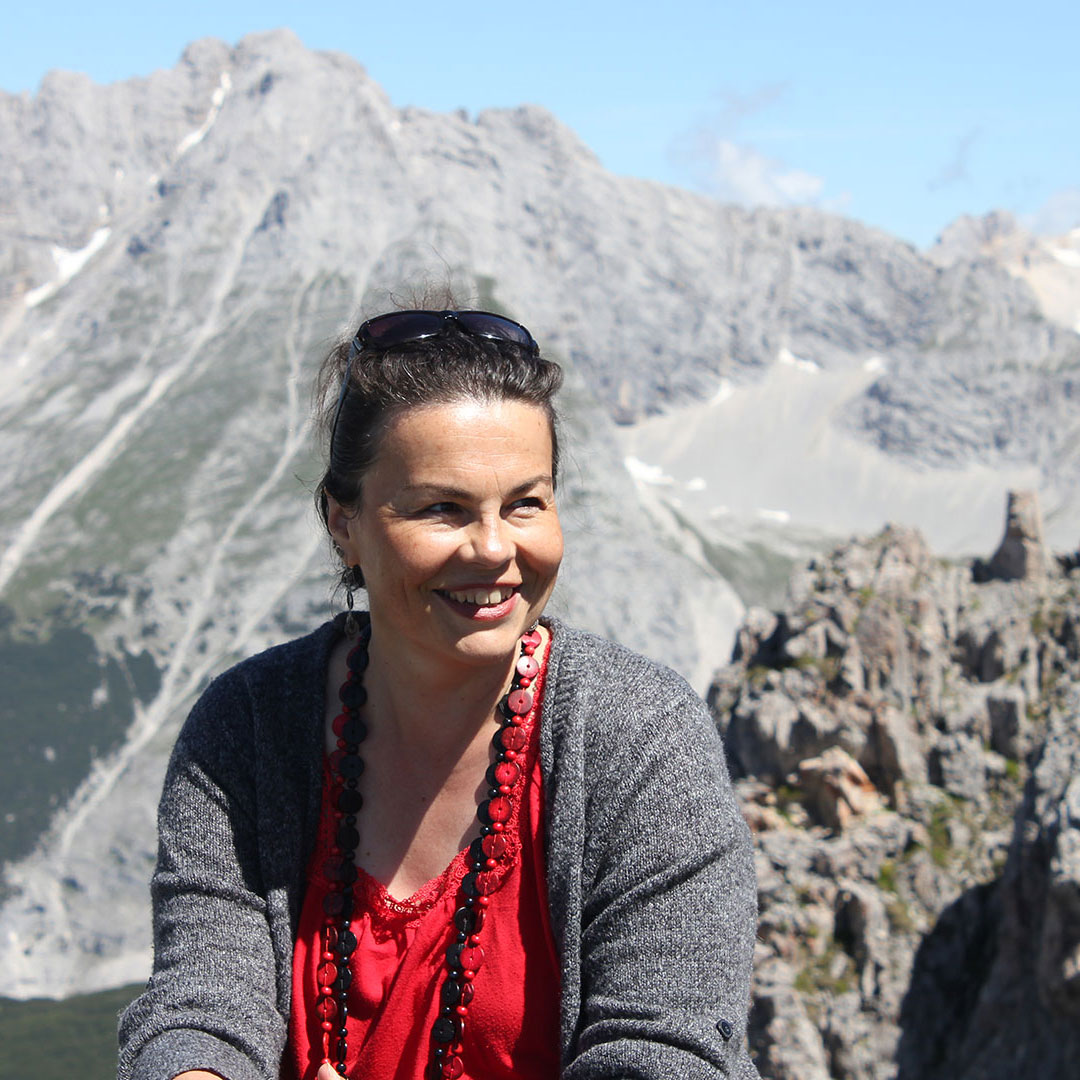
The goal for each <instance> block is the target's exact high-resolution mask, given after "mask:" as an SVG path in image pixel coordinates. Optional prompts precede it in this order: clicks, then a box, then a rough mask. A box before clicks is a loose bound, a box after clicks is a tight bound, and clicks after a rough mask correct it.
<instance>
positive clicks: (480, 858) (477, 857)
mask: <svg viewBox="0 0 1080 1080" xmlns="http://www.w3.org/2000/svg"><path fill="white" fill-rule="evenodd" d="M469 858H470V859H472V861H473V862H474V863H480V865H481V866H483V865H484V863H485V861H486V860H487V856H486V855H485V854H484V844H483V840H482V838H481V837H479V836H478V837H477V838H476V839H475V840H474V841H473V842H472V843H471V844H470V845H469Z"/></svg>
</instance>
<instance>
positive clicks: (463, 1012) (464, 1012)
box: [454, 1005, 469, 1016]
mask: <svg viewBox="0 0 1080 1080" xmlns="http://www.w3.org/2000/svg"><path fill="white" fill-rule="evenodd" d="M454 1012H456V1013H457V1014H458V1016H466V1015H467V1014H468V1012H469V1010H468V1009H466V1008H465V1006H464V1005H458V1006H456V1007H455V1009H454Z"/></svg>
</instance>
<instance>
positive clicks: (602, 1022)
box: [119, 620, 758, 1080]
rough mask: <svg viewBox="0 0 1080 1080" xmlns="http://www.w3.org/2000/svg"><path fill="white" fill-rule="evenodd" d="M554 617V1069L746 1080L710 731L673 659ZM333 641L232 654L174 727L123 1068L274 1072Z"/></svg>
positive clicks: (750, 932)
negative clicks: (557, 996) (557, 1041)
mask: <svg viewBox="0 0 1080 1080" xmlns="http://www.w3.org/2000/svg"><path fill="white" fill-rule="evenodd" d="M545 623H546V624H547V625H549V626H550V627H551V630H552V647H551V655H550V660H549V666H548V672H547V683H546V689H545V692H544V704H543V713H542V717H541V728H540V731H541V735H540V739H541V743H540V746H541V751H540V752H541V767H542V771H543V777H544V785H545V787H544V795H545V804H546V820H545V823H544V825H545V841H546V851H547V887H548V900H549V904H550V911H551V923H552V927H553V929H554V933H555V937H556V944H557V948H558V953H559V958H560V963H561V973H562V989H561V1053H562V1073H561V1075H562V1077H563V1078H564V1080H585V1078H599V1077H610V1078H614V1077H620V1078H621V1077H641V1078H646V1077H647V1078H652V1080H672V1078H680V1077H686V1078H691V1077H730V1078H738V1080H754V1078H756V1077H757V1075H758V1074H757V1071H756V1070H755V1068H754V1066H753V1064H752V1063H751V1061H750V1058H749V1057H748V1055H747V1052H746V1049H745V1035H746V1017H747V1010H748V1006H749V991H750V962H751V956H752V952H753V944H754V934H755V930H756V890H755V882H754V869H753V861H752V857H751V845H750V837H749V832H748V830H747V827H746V824H745V823H744V821H743V819H742V817H741V816H740V814H739V811H738V809H737V807H736V805H735V801H734V798H733V796H732V791H731V784H730V781H729V779H728V775H727V770H726V768H725V765H724V756H723V751H722V748H721V745H720V742H719V738H718V736H717V733H716V730H715V727H714V725H713V723H712V721H711V719H710V717H709V715H708V713H707V711H706V709H705V707H704V705H703V704H702V702H701V699H700V698H699V697H698V696H697V695H696V694H695V693H694V692H693V691H692V690H691V689H690V687H689V686H687V684H686V683H685V682H684V681H683V680H682V679H681V678H679V676H678V675H676V674H675V673H674V672H672V671H669V670H668V669H667V668H664V667H661V666H659V665H658V664H655V663H653V662H651V661H649V660H646V659H644V658H643V657H640V656H637V655H635V654H634V653H632V652H629V651H628V650H626V649H624V648H621V647H620V646H617V645H613V644H612V643H610V642H608V641H604V640H602V639H600V638H598V637H594V636H592V635H590V634H585V633H582V632H580V631H577V630H573V629H571V628H570V627H568V626H565V625H563V624H562V623H560V622H558V621H556V620H545ZM340 632H341V631H340V623H338V624H335V623H327V624H326V625H324V626H322V627H321V628H320V629H318V630H316V631H315V632H314V633H313V634H309V635H308V636H307V637H303V638H300V639H298V640H296V641H292V642H289V643H288V644H285V645H280V646H277V647H275V648H272V649H270V650H268V651H267V652H264V653H262V654H260V655H259V656H255V657H253V658H251V659H249V660H246V661H244V662H243V663H241V664H238V665H237V666H236V667H234V668H232V669H231V670H230V671H228V672H226V673H225V674H224V675H222V676H221V677H220V678H218V679H216V680H215V681H214V682H213V683H212V684H211V685H210V687H209V688H208V689H207V690H206V692H205V693H204V694H203V696H202V697H201V698H200V699H199V701H198V702H197V703H196V705H195V707H194V709H193V710H192V712H191V715H190V717H189V718H188V720H187V722H186V724H185V725H184V727H183V730H182V731H181V733H180V736H179V739H178V740H177V743H176V748H175V750H174V751H173V755H172V760H171V762H170V764H169V769H168V774H167V776H166V779H165V790H164V794H163V795H162V800H161V807H160V812H159V837H160V846H159V851H158V863H157V869H156V871H155V873H154V877H153V882H152V885H151V892H152V896H153V907H154V973H153V976H152V977H151V979H150V982H149V984H148V986H147V988H146V990H145V992H144V993H143V994H142V995H141V996H140V997H139V998H138V999H137V1000H136V1001H135V1002H134V1003H133V1004H132V1005H131V1006H130V1007H129V1008H128V1009H127V1010H126V1012H125V1013H124V1014H123V1016H122V1017H121V1022H120V1046H121V1051H120V1070H119V1076H120V1078H121V1080H129V1078H130V1080H171V1078H172V1077H174V1076H175V1075H176V1074H177V1073H179V1072H181V1071H183V1070H185V1069H192V1068H205V1069H210V1070H211V1071H213V1072H216V1073H218V1074H219V1075H220V1076H222V1077H226V1078H228V1080H276V1077H277V1076H278V1071H279V1064H280V1060H281V1056H282V1051H283V1048H284V1045H285V1038H286V1031H287V1025H288V1017H289V1006H290V997H291V989H292V952H293V940H294V934H295V931H296V927H297V924H298V921H299V915H300V907H301V904H302V902H303V895H304V884H305V877H304V872H305V868H306V864H307V859H308V854H309V852H310V851H311V850H312V847H313V845H314V843H315V836H316V830H317V827H318V819H319V812H320V798H321V769H322V755H323V738H324V735H323V722H324V720H323V717H324V715H325V714H324V708H325V685H326V671H327V663H328V658H329V655H330V651H331V649H332V647H333V645H334V643H335V641H336V640H337V639H338V637H339V635H340ZM361 1080H379V1078H377V1077H367V1078H361Z"/></svg>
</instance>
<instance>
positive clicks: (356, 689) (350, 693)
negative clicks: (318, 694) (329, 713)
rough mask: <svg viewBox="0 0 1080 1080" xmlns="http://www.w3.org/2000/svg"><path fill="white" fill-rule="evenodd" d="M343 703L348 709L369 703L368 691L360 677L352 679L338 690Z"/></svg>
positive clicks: (358, 707) (361, 706)
mask: <svg viewBox="0 0 1080 1080" xmlns="http://www.w3.org/2000/svg"><path fill="white" fill-rule="evenodd" d="M338 697H339V698H340V699H341V704H342V705H344V706H345V708H346V709H360V708H363V706H364V705H365V704H366V703H367V691H366V690H365V689H364V684H363V683H362V682H360V681H359V680H358V679H350V680H349V681H348V682H347V683H345V685H344V686H342V688H341V690H340V691H339V692H338Z"/></svg>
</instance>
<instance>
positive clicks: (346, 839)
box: [337, 825, 360, 851]
mask: <svg viewBox="0 0 1080 1080" xmlns="http://www.w3.org/2000/svg"><path fill="white" fill-rule="evenodd" d="M337 843H338V847H339V848H341V850H342V851H355V850H356V849H357V848H358V847H359V846H360V834H359V833H358V832H357V831H356V829H354V828H353V827H352V826H351V825H341V826H339V827H338V831H337Z"/></svg>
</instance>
